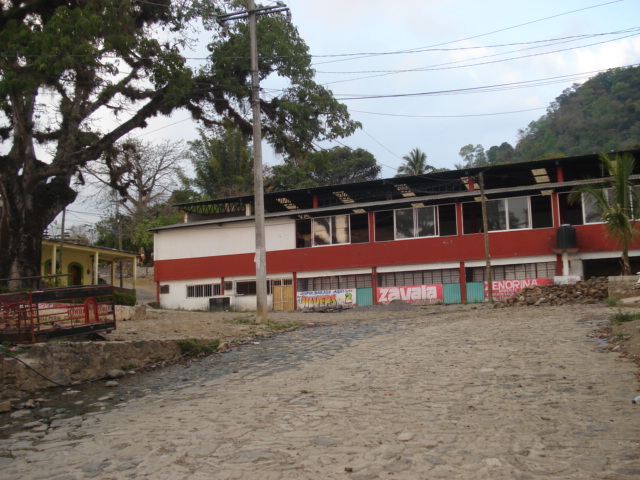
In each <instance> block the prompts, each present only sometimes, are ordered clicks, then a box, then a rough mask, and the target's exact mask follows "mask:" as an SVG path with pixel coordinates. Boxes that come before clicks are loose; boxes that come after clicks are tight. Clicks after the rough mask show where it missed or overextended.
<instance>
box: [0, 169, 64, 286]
mask: <svg viewBox="0 0 640 480" xmlns="http://www.w3.org/2000/svg"><path fill="white" fill-rule="evenodd" d="M0 188H1V191H2V201H3V208H2V219H1V221H0V278H1V279H10V280H8V281H7V280H3V281H2V282H1V283H0V285H1V286H3V287H8V288H9V289H10V290H15V289H19V288H39V287H41V286H42V282H41V279H39V278H33V277H39V276H40V275H41V261H42V238H43V233H44V230H45V228H47V226H48V225H49V224H50V223H51V222H52V221H53V219H54V218H55V217H56V216H57V215H58V213H60V212H61V211H62V210H63V209H64V208H65V207H66V206H67V205H68V204H70V203H71V202H73V200H74V199H75V196H76V192H75V191H73V190H72V189H71V188H70V187H69V185H68V183H67V180H66V179H63V178H60V177H57V178H55V179H53V180H52V181H50V182H49V183H44V182H41V183H39V184H37V185H36V186H35V188H31V189H29V188H25V187H24V185H23V182H20V181H19V182H15V179H14V181H10V180H7V179H6V178H0Z"/></svg>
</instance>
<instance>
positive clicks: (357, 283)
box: [298, 274, 372, 292]
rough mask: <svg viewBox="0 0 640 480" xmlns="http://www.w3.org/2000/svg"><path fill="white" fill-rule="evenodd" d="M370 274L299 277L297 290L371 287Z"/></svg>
mask: <svg viewBox="0 0 640 480" xmlns="http://www.w3.org/2000/svg"><path fill="white" fill-rule="evenodd" d="M371 286H372V283H371V275H367V274H359V275H333V276H329V277H314V278H299V279H298V291H300V292H316V291H318V290H340V289H347V288H371Z"/></svg>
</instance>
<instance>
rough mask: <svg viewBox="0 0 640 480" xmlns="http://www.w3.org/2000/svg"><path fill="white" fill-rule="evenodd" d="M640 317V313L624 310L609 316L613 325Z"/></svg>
mask: <svg viewBox="0 0 640 480" xmlns="http://www.w3.org/2000/svg"><path fill="white" fill-rule="evenodd" d="M639 319H640V313H631V312H625V311H623V310H618V311H617V312H616V313H614V314H613V315H611V317H609V321H610V322H611V324H612V325H621V324H623V323H627V322H633V321H634V320H639Z"/></svg>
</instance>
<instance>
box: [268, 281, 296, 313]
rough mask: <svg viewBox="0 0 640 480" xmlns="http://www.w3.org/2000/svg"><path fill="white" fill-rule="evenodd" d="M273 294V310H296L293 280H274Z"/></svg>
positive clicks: (272, 285) (272, 284)
mask: <svg viewBox="0 0 640 480" xmlns="http://www.w3.org/2000/svg"><path fill="white" fill-rule="evenodd" d="M271 293H272V295H273V309H274V310H275V311H291V310H294V306H295V302H294V298H293V281H292V280H273V281H272V283H271Z"/></svg>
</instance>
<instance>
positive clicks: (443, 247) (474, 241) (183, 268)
mask: <svg viewBox="0 0 640 480" xmlns="http://www.w3.org/2000/svg"><path fill="white" fill-rule="evenodd" d="M578 228H579V229H580V230H579V233H578V235H577V237H578V246H579V247H580V250H581V251H582V250H585V251H597V250H602V249H607V250H610V249H611V246H610V245H609V243H608V242H605V241H604V237H603V234H602V231H603V230H602V227H601V226H599V225H598V226H586V227H578ZM583 230H584V237H583V233H582V232H583ZM587 234H588V235H587ZM489 239H490V240H489V241H490V248H491V258H493V259H498V258H509V257H518V256H536V255H549V254H550V253H552V250H553V249H554V248H555V246H556V229H554V228H545V229H539V230H520V231H510V232H493V233H491V234H490V235H489ZM581 243H583V244H585V245H589V246H590V249H587V248H586V247H583V246H581ZM484 258H485V257H484V236H483V235H482V234H474V235H458V236H453V237H432V238H417V239H410V240H396V241H390V242H379V243H364V244H355V245H333V246H327V247H314V248H299V249H294V250H283V251H276V252H268V253H267V271H268V273H272V274H275V273H291V272H305V271H314V270H337V269H349V268H363V267H364V268H370V267H374V266H376V267H379V266H388V265H411V264H415V263H440V262H468V261H471V260H484ZM253 259H254V253H247V254H241V255H227V256H222V257H202V258H191V259H180V260H158V261H156V262H155V270H154V271H155V280H156V281H169V280H187V279H194V278H209V277H230V276H237V275H248V276H253V275H255V264H254V263H253Z"/></svg>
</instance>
